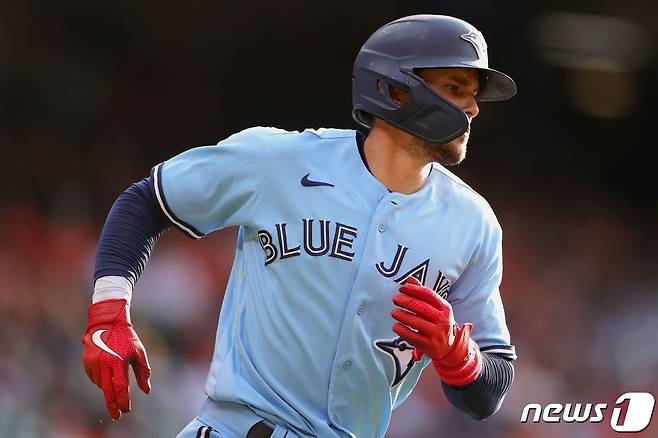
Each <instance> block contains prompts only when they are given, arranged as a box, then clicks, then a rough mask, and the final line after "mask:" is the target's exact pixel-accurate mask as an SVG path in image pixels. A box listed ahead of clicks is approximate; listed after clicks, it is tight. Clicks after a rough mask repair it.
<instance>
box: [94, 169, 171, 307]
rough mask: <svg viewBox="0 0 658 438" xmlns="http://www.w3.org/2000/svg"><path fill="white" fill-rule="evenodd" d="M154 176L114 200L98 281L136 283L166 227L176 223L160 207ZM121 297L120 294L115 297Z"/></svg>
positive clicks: (104, 234)
mask: <svg viewBox="0 0 658 438" xmlns="http://www.w3.org/2000/svg"><path fill="white" fill-rule="evenodd" d="M151 178H152V177H149V178H146V179H144V180H142V181H140V182H138V183H135V184H133V185H131V186H130V187H129V188H128V189H126V191H124V192H123V193H122V194H121V195H120V196H119V197H118V198H117V200H116V201H115V202H114V205H113V206H112V209H111V210H110V212H109V214H108V216H107V219H106V221H105V225H104V226H103V231H102V232H101V236H100V240H99V243H98V250H97V253H96V268H95V274H94V281H95V282H96V289H97V292H98V289H101V288H102V285H101V284H100V283H101V282H98V280H99V279H101V278H104V279H108V278H109V279H112V278H114V279H117V278H126V279H127V280H128V281H129V282H130V284H132V283H134V282H135V281H136V280H137V278H139V276H140V274H141V273H142V271H143V270H144V267H145V266H146V262H147V261H148V258H149V256H150V254H151V251H152V250H153V247H154V246H155V243H156V242H157V240H158V237H159V236H160V234H162V232H163V231H164V230H166V229H167V228H169V227H170V226H171V225H172V224H171V222H170V221H169V219H168V218H167V217H166V216H165V214H164V213H163V212H162V210H161V209H160V207H159V205H158V203H157V200H156V198H155V195H154V193H153V190H152V187H153V186H152V183H151V181H150V180H151ZM115 298H118V297H115Z"/></svg>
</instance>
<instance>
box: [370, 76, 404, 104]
mask: <svg viewBox="0 0 658 438" xmlns="http://www.w3.org/2000/svg"><path fill="white" fill-rule="evenodd" d="M384 86H385V85H384V84H383V83H382V81H380V80H378V81H377V91H378V92H380V93H381V92H382V91H383V87H384ZM388 93H389V94H390V95H391V99H393V102H395V103H397V104H398V105H400V106H402V105H404V104H405V103H407V102H409V94H408V93H407V92H406V91H404V90H402V89H401V88H398V87H396V86H394V85H389V86H388Z"/></svg>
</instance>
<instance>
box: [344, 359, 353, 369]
mask: <svg viewBox="0 0 658 438" xmlns="http://www.w3.org/2000/svg"><path fill="white" fill-rule="evenodd" d="M350 368H352V362H350V361H349V360H346V361H345V362H343V369H344V370H345V371H347V370H349V369H350Z"/></svg>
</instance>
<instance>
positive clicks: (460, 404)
mask: <svg viewBox="0 0 658 438" xmlns="http://www.w3.org/2000/svg"><path fill="white" fill-rule="evenodd" d="M513 380H514V365H513V364H512V362H511V361H509V360H507V359H503V358H502V357H500V356H497V355H495V354H489V353H482V371H481V373H480V375H479V376H478V378H477V379H476V380H475V381H474V382H472V383H470V384H468V385H466V386H462V387H455V386H450V385H446V384H445V383H443V391H444V392H445V394H446V397H447V398H448V400H449V401H450V403H452V405H453V406H455V407H456V408H457V409H459V410H460V411H462V412H465V413H466V414H468V415H469V416H470V417H472V418H474V419H476V420H484V419H486V418H488V417H490V416H491V415H493V414H494V413H496V411H498V409H499V408H500V406H501V404H502V403H503V400H504V398H505V395H506V394H507V391H509V389H510V387H511V386H512V381H513Z"/></svg>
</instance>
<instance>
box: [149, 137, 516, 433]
mask: <svg viewBox="0 0 658 438" xmlns="http://www.w3.org/2000/svg"><path fill="white" fill-rule="evenodd" d="M356 135H357V134H356V132H355V131H352V130H338V129H320V130H317V131H316V130H306V131H304V132H301V133H299V132H287V131H283V130H279V129H274V128H251V129H247V130H245V131H242V132H240V133H237V134H235V135H233V136H231V137H229V138H227V139H226V140H224V141H222V142H220V143H219V144H218V145H216V146H206V147H199V148H195V149H191V150H188V151H186V152H184V153H182V154H180V155H178V156H176V157H174V158H172V159H170V160H168V161H166V162H164V163H163V164H161V165H158V166H157V167H156V169H155V172H154V175H155V180H156V181H155V186H156V195H157V198H158V201H159V202H160V204H161V206H162V208H163V210H164V211H165V213H166V214H167V215H168V216H169V217H170V219H172V221H173V222H174V223H175V224H176V225H177V226H178V227H179V228H180V229H181V230H183V231H184V232H186V233H187V234H189V235H190V236H192V237H195V238H200V237H202V236H203V235H205V234H208V233H210V232H212V231H214V230H217V229H220V228H223V227H228V226H234V225H237V226H239V227H240V230H239V234H238V242H237V251H236V255H235V260H234V262H233V268H232V271H231V277H230V280H229V283H228V286H227V289H226V294H225V298H224V303H223V306H222V309H221V314H220V319H219V327H218V331H217V338H216V345H215V352H214V356H213V361H212V364H211V369H210V374H209V376H208V380H207V383H206V392H207V394H208V396H209V397H210V398H212V399H214V400H219V401H228V402H236V403H240V404H243V405H246V406H249V408H250V409H252V410H253V411H254V412H256V413H258V414H259V415H261V416H262V417H263V418H266V419H268V420H269V421H270V422H272V423H275V424H282V425H285V426H286V427H288V428H290V429H291V430H294V431H296V432H297V433H298V434H300V435H315V436H319V437H347V436H351V437H381V436H383V435H384V433H385V431H386V429H387V427H388V423H389V420H390V416H391V411H392V410H393V409H394V408H396V407H397V406H399V405H400V403H402V402H403V401H404V400H405V399H406V398H407V396H408V395H409V393H410V392H411V390H412V389H413V387H414V385H415V384H416V382H417V381H418V378H419V376H420V373H421V371H422V369H423V368H424V367H426V366H427V365H428V364H429V363H430V361H429V359H427V358H426V357H424V358H423V359H422V360H421V361H420V362H416V363H414V362H413V361H412V360H411V351H412V346H410V345H409V344H407V343H406V342H404V341H402V340H401V339H399V338H398V337H397V335H396V334H395V333H394V332H393V331H392V326H393V324H394V320H393V318H392V317H391V316H390V312H391V310H392V308H393V303H392V301H391V298H392V296H393V295H394V294H395V293H396V292H397V290H398V288H399V286H400V285H401V284H402V283H404V281H405V280H406V279H407V278H408V277H409V276H414V277H416V278H418V279H419V280H420V281H421V283H423V284H424V285H425V286H427V287H430V288H433V289H434V290H436V291H437V293H440V294H442V295H443V296H444V297H445V296H447V299H448V301H449V302H450V303H451V304H452V306H453V309H454V313H455V318H456V320H457V322H459V323H462V322H472V323H473V327H474V328H473V339H474V340H475V341H476V342H477V343H478V345H479V346H480V348H481V349H482V350H483V351H492V352H496V353H498V354H501V355H504V356H505V355H506V356H507V357H509V358H514V357H515V353H514V348H513V347H512V346H511V345H510V337H509V332H508V330H507V327H506V324H505V315H504V311H503V306H502V303H501V299H500V294H499V290H498V289H499V285H500V282H501V276H502V254H501V228H500V226H499V224H498V221H497V220H496V217H495V215H494V213H493V211H492V210H491V208H490V207H489V205H488V204H487V202H486V201H485V200H484V199H483V198H482V197H481V196H479V195H478V194H477V193H476V192H474V191H473V190H472V189H471V188H469V187H468V186H467V185H466V184H464V183H463V182H462V181H461V180H460V179H459V178H457V177H456V176H454V175H453V174H452V173H450V172H449V171H447V170H446V169H445V168H443V167H442V166H440V165H438V164H434V165H433V170H432V172H431V173H430V175H429V177H428V178H427V180H426V181H425V183H424V185H423V187H422V188H421V189H420V190H418V191H417V192H416V193H413V194H411V195H403V194H400V193H392V192H389V190H388V189H387V188H386V187H385V186H384V185H383V184H382V183H381V182H379V181H378V180H377V179H376V178H375V177H374V176H373V175H372V174H371V173H370V172H369V170H368V169H367V167H366V166H365V164H364V162H363V160H362V158H361V156H360V153H359V150H358V148H357V144H356ZM438 396H440V395H439V394H437V397H438Z"/></svg>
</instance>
